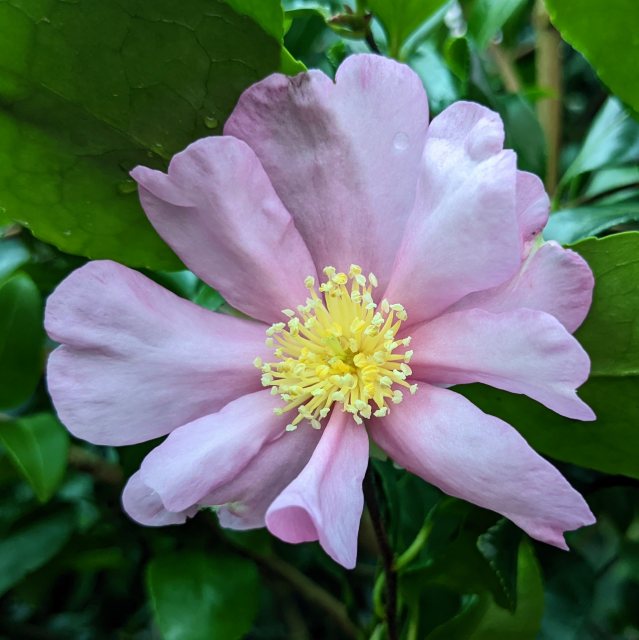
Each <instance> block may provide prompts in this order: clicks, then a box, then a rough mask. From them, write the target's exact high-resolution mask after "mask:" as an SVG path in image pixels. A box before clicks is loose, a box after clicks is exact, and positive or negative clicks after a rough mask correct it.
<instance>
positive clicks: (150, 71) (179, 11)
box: [0, 0, 299, 269]
mask: <svg viewBox="0 0 639 640" xmlns="http://www.w3.org/2000/svg"><path fill="white" fill-rule="evenodd" d="M233 6H234V7H235V10H234V9H232V8H231V7H230V6H229V5H228V4H227V3H225V2H223V1H222V0H182V1H181V2H174V1H173V0H77V1H73V2H68V1H67V2H64V1H62V0H39V1H38V2H35V1H33V2H22V3H13V2H9V1H7V0H0V31H1V32H2V39H1V41H0V208H3V209H6V211H7V212H8V214H9V215H10V216H12V217H13V218H15V219H16V220H18V221H21V222H22V223H24V224H25V225H26V226H28V227H29V228H30V229H31V230H32V231H33V233H34V234H35V235H37V236H38V237H40V238H42V239H43V240H46V241H48V242H51V243H53V244H55V245H57V246H59V247H60V248H62V249H63V250H65V251H67V252H70V253H77V254H80V255H86V256H89V257H91V258H103V257H107V258H113V259H116V260H119V261H121V262H125V263H127V264H130V265H133V266H147V267H152V268H158V269H162V268H165V269H166V268H175V267H177V266H179V261H178V260H177V259H176V257H175V256H174V255H173V254H172V252H171V251H170V250H169V249H168V248H167V247H166V245H165V244H164V243H163V242H162V240H161V239H160V238H159V237H158V236H157V234H156V233H155V232H154V231H153V229H152V228H151V226H150V224H149V223H148V221H147V220H146V218H145V216H144V214H143V212H142V210H141V208H140V206H139V204H138V200H137V194H136V193H135V184H134V183H133V182H132V181H131V180H130V179H129V177H128V171H129V170H130V169H131V168H132V167H133V166H135V165H136V164H146V165H150V166H155V167H163V166H165V164H166V161H167V160H168V159H169V158H170V157H171V155H173V154H174V153H175V152H177V151H179V150H180V149H182V148H183V147H185V146H186V145H187V144H188V143H190V142H192V141H193V140H195V139H196V138H199V137H202V136H206V135H210V134H212V133H219V132H220V130H221V125H222V123H223V122H224V120H225V118H226V117H227V115H228V114H229V112H230V111H231V109H232V108H233V106H234V105H235V102H236V100H237V98H238V96H239V94H240V93H241V91H242V90H243V89H245V88H246V87H247V86H248V85H250V84H251V83H253V82H255V81H257V80H259V79H261V78H262V77H264V76H265V75H267V74H269V73H271V72H273V71H275V70H277V69H278V68H279V67H280V65H281V60H282V59H283V57H284V58H285V59H287V60H288V62H289V63H290V66H291V67H295V65H294V64H293V63H292V62H291V60H290V57H287V56H286V55H284V54H283V50H282V45H281V32H282V27H281V26H280V30H279V32H278V31H277V21H278V20H279V21H280V24H281V20H282V9H281V7H280V3H279V2H278V0H260V2H256V1H255V0H244V1H243V0H233ZM240 9H244V11H243V13H245V14H247V15H241V14H240V13H238V11H239V10H240ZM256 20H259V21H260V24H258V22H257V21H256ZM261 25H264V26H261ZM297 68H298V69H299V65H298V67H297Z"/></svg>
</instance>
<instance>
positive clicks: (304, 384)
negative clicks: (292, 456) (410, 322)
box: [253, 264, 417, 431]
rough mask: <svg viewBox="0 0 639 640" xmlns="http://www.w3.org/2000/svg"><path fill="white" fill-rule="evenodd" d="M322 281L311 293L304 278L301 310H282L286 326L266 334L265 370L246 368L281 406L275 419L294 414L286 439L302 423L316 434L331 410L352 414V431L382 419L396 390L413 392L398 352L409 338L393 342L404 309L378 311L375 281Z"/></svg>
mask: <svg viewBox="0 0 639 640" xmlns="http://www.w3.org/2000/svg"><path fill="white" fill-rule="evenodd" d="M324 275H325V276H326V279H325V281H324V282H321V283H320V285H319V287H318V288H317V289H316V286H315V279H314V278H313V277H311V276H308V277H307V278H306V279H305V280H304V284H305V286H306V288H307V289H308V291H309V297H308V298H307V299H306V303H305V304H304V305H299V306H298V307H297V310H296V311H293V310H292V309H284V310H282V313H283V315H284V316H286V318H287V321H286V322H276V323H275V324H274V325H272V326H271V327H269V329H267V331H266V335H267V336H268V337H267V340H266V345H267V346H268V347H271V348H273V349H274V360H273V362H263V361H262V359H260V358H256V359H255V360H254V362H253V364H254V365H255V366H256V367H257V368H258V369H259V370H260V371H261V372H262V385H263V386H265V387H271V393H272V394H273V395H280V396H281V398H282V400H283V403H284V406H282V407H277V408H276V409H275V410H274V411H275V413H276V414H277V415H283V414H285V413H288V412H294V414H292V418H291V421H290V423H289V424H288V425H287V426H286V430H287V431H294V430H295V429H297V427H298V425H299V424H300V423H301V422H302V421H303V420H306V421H308V422H309V423H310V425H311V427H313V428H314V429H320V428H321V421H322V420H323V419H324V418H326V417H327V416H328V414H329V412H330V411H331V408H333V405H338V406H339V407H340V408H341V410H342V411H346V412H348V413H350V414H352V416H353V420H354V421H355V422H356V423H357V424H362V423H363V421H364V420H365V419H368V418H371V417H372V416H375V417H377V418H382V417H384V416H387V415H388V414H389V413H390V411H391V407H392V405H395V404H399V403H400V402H401V401H402V400H403V398H404V394H403V393H402V388H403V389H404V390H405V391H407V392H408V393H410V394H414V393H415V392H416V390H417V385H415V384H410V383H409V382H407V381H406V378H407V377H409V376H410V375H411V373H412V371H411V368H410V367H409V366H408V363H409V362H410V359H411V357H412V355H413V352H412V351H407V350H404V349H405V348H406V347H408V345H409V344H410V338H409V337H405V338H403V339H401V340H397V339H396V336H397V333H398V331H399V328H400V326H401V324H402V322H404V321H405V320H406V319H407V314H406V310H405V309H404V307H403V306H402V305H401V304H390V303H389V302H388V300H386V299H384V300H382V301H381V303H380V305H379V308H378V305H377V304H376V303H375V301H374V295H373V292H374V290H375V288H376V287H377V286H378V281H377V278H376V277H375V275H374V274H372V273H370V274H368V277H366V276H364V275H363V274H362V269H361V268H360V267H359V266H357V265H354V264H353V265H351V267H350V269H349V271H348V273H341V272H338V271H337V270H336V269H335V268H334V267H326V268H325V269H324Z"/></svg>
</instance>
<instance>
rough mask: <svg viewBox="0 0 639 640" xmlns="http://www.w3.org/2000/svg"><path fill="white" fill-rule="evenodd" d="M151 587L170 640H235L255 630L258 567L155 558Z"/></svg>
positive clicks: (224, 559) (200, 558) (195, 555)
mask: <svg viewBox="0 0 639 640" xmlns="http://www.w3.org/2000/svg"><path fill="white" fill-rule="evenodd" d="M147 586H148V590H149V594H150V597H151V603H152V605H153V610H154V613H155V617H156V621H157V624H158V627H159V628H160V631H161V632H162V637H163V638H164V640H210V639H211V638H224V640H235V639H236V638H241V637H243V636H244V634H246V632H247V631H249V629H250V628H251V626H252V624H253V618H254V617H255V614H256V612H257V606H258V599H259V576H258V573H257V569H256V568H255V565H254V564H253V563H252V562H251V561H250V560H246V559H244V558H241V557H239V556H232V555H224V556H222V555H209V554H204V553H199V552H191V553H189V552H181V553H177V554H174V555H168V556H162V557H158V558H155V559H154V560H153V561H152V562H151V563H150V564H149V567H148V571H147Z"/></svg>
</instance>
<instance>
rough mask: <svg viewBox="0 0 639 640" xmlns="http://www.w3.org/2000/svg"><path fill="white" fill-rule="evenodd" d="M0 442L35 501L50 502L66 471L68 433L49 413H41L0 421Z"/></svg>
mask: <svg viewBox="0 0 639 640" xmlns="http://www.w3.org/2000/svg"><path fill="white" fill-rule="evenodd" d="M0 443H1V444H2V445H3V446H4V448H5V449H6V450H7V451H8V453H9V455H10V456H11V459H12V460H13V462H14V463H15V465H16V466H17V467H18V469H19V470H20V471H21V472H22V474H23V475H24V477H25V479H26V480H27V482H29V484H30V485H31V487H32V488H33V490H34V492H35V494H36V496H37V497H38V500H40V502H46V501H47V500H49V498H51V496H52V495H53V494H54V493H55V491H56V489H57V488H58V486H59V485H60V482H61V481H62V478H63V477H64V474H65V471H66V468H67V454H68V450H69V434H68V433H67V430H66V429H65V428H64V427H63V426H62V425H61V424H60V423H59V422H58V421H57V420H56V418H55V417H54V416H53V415H51V414H50V413H41V414H38V415H33V416H28V417H26V418H22V419H20V420H16V421H14V422H4V423H1V422H0Z"/></svg>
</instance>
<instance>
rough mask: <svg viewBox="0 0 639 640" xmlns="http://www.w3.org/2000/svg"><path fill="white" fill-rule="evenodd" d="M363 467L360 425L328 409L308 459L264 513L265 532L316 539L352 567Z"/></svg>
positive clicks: (298, 539) (285, 537) (365, 442)
mask: <svg viewBox="0 0 639 640" xmlns="http://www.w3.org/2000/svg"><path fill="white" fill-rule="evenodd" d="M367 465H368V435H367V434H366V429H365V428H364V427H363V426H361V425H356V424H355V423H354V422H353V419H352V417H351V416H350V414H348V413H345V412H342V411H339V410H335V411H333V413H332V414H331V417H330V419H329V421H328V424H327V425H326V427H325V429H324V433H323V435H322V439H321V440H320V442H319V444H318V445H317V448H316V449H315V452H314V453H313V455H312V457H311V459H310V461H309V463H308V464H307V465H306V467H305V468H304V470H303V471H302V472H301V473H300V474H299V476H297V478H295V480H293V482H291V484H290V485H288V487H286V489H284V491H283V492H282V493H281V494H280V495H279V496H278V497H277V498H276V499H275V501H274V502H273V504H272V505H271V506H270V508H269V509H268V511H267V512H266V526H267V527H268V529H269V531H270V532H271V533H272V534H273V535H276V536H277V537H278V538H281V539H282V540H284V541H285V542H293V543H297V542H308V541H311V540H319V543H320V544H321V545H322V548H323V549H324V551H326V553H328V555H329V556H330V557H331V558H333V560H335V562H339V563H340V564H341V565H343V566H344V567H346V568H347V569H352V568H353V567H354V566H355V561H356V557H357V532H358V529H359V521H360V518H361V515H362V510H363V508H364V495H363V493H362V481H363V479H364V474H365V472H366V466H367Z"/></svg>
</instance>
